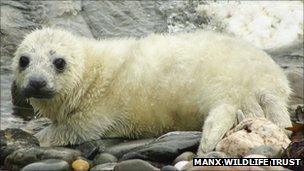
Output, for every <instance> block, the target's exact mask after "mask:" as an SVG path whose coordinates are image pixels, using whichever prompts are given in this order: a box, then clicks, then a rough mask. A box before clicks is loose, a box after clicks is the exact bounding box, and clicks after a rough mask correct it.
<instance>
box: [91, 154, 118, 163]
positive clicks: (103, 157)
mask: <svg viewBox="0 0 304 171" xmlns="http://www.w3.org/2000/svg"><path fill="white" fill-rule="evenodd" d="M115 162H117V158H116V157H115V156H113V155H112V154H109V153H101V154H97V155H96V156H95V158H94V160H93V164H94V165H99V164H104V163H115Z"/></svg>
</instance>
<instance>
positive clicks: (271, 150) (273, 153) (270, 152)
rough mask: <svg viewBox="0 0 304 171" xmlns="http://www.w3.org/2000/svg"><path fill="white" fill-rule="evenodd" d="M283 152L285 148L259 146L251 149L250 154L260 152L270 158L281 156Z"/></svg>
mask: <svg viewBox="0 0 304 171" xmlns="http://www.w3.org/2000/svg"><path fill="white" fill-rule="evenodd" d="M282 153H283V148H277V147H273V146H266V145H262V146H258V147H254V148H252V149H251V150H250V152H249V154H260V155H263V156H266V157H268V158H280V157H281V156H282Z"/></svg>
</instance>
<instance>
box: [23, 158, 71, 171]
mask: <svg viewBox="0 0 304 171" xmlns="http://www.w3.org/2000/svg"><path fill="white" fill-rule="evenodd" d="M33 170H39V171H43V170H45V171H68V170H70V166H69V163H68V162H66V161H64V160H59V159H47V160H41V161H39V162H35V163H31V164H29V165H26V166H25V167H23V168H22V169H21V171H33Z"/></svg>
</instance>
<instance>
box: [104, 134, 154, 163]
mask: <svg viewBox="0 0 304 171" xmlns="http://www.w3.org/2000/svg"><path fill="white" fill-rule="evenodd" d="M154 140H155V139H152V138H150V139H142V140H131V141H127V142H122V143H118V144H117V145H113V146H111V147H108V148H106V149H105V152H107V153H110V154H113V155H114V156H116V157H117V158H121V157H122V156H123V155H124V154H126V153H128V152H130V151H131V150H133V149H135V148H138V147H140V146H144V145H147V144H149V143H151V142H152V141H154Z"/></svg>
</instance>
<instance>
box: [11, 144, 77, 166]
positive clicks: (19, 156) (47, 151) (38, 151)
mask: <svg viewBox="0 0 304 171" xmlns="http://www.w3.org/2000/svg"><path fill="white" fill-rule="evenodd" d="M79 156H81V152H79V151H77V150H73V149H68V148H63V147H52V148H44V147H27V148H20V149H18V150H16V151H14V152H13V153H11V154H10V155H9V156H7V157H6V159H5V168H7V169H8V170H19V169H20V168H22V167H24V166H26V165H27V164H30V163H33V162H36V161H40V160H43V159H60V160H64V161H66V162H68V163H71V162H73V161H74V160H75V159H76V158H77V157H79Z"/></svg>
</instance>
